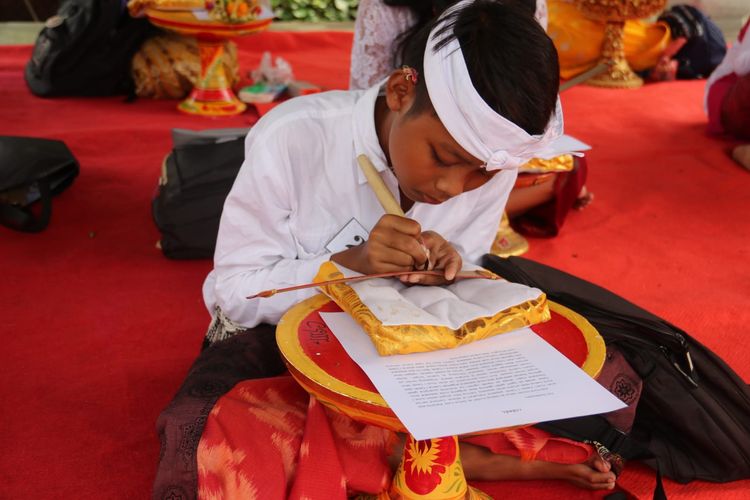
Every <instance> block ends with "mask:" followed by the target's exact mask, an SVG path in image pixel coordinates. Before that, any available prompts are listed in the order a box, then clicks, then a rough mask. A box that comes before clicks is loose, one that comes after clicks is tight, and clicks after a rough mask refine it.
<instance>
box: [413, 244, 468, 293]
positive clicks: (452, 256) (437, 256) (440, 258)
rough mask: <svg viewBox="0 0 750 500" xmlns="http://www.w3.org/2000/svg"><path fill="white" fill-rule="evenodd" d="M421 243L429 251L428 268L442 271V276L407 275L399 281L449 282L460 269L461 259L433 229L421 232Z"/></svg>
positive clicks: (426, 283) (415, 282)
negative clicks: (429, 265)
mask: <svg viewBox="0 0 750 500" xmlns="http://www.w3.org/2000/svg"><path fill="white" fill-rule="evenodd" d="M421 236H422V243H424V246H425V247H426V248H427V250H429V252H430V264H431V267H430V269H434V270H436V271H444V272H443V275H442V276H425V275H417V274H413V275H409V276H403V277H401V281H403V282H404V283H409V284H416V285H444V284H446V283H451V282H452V281H453V280H454V278H455V277H456V273H458V272H459V271H460V270H461V266H462V265H463V259H461V255H460V254H459V253H458V251H456V249H455V248H453V245H451V244H450V243H449V242H448V241H446V240H445V238H443V237H442V236H440V235H439V234H438V233H436V232H434V231H425V232H423V233H422V235H421Z"/></svg>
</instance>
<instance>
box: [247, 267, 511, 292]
mask: <svg viewBox="0 0 750 500" xmlns="http://www.w3.org/2000/svg"><path fill="white" fill-rule="evenodd" d="M410 274H420V275H424V276H442V275H443V272H442V271H393V272H390V273H379V274H366V275H363V276H350V277H348V278H338V279H334V280H328V281H321V282H319V283H305V284H304V285H295V286H290V287H287V288H273V289H271V290H264V291H262V292H258V293H256V294H255V295H250V296H248V297H245V298H246V299H256V298H258V299H262V298H266V297H273V296H274V295H276V294H277V293H283V292H292V291H294V290H302V289H303V288H313V287H321V286H326V285H335V284H337V283H352V282H355V281H363V280H371V279H373V278H395V277H398V276H407V275H410ZM455 279H456V280H465V279H487V280H497V279H500V277H499V276H498V275H496V274H494V273H491V272H489V271H487V270H486V269H476V270H473V271H461V272H459V273H458V274H456V277H455Z"/></svg>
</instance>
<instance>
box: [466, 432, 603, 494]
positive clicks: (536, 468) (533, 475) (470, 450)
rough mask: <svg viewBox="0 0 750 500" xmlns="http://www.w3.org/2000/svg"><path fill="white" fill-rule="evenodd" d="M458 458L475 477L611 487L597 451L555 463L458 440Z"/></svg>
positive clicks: (468, 472)
mask: <svg viewBox="0 0 750 500" xmlns="http://www.w3.org/2000/svg"><path fill="white" fill-rule="evenodd" d="M460 447H461V448H460V449H461V462H462V463H463V467H464V472H465V473H466V478H467V479H471V480H478V481H510V480H529V479H561V480H563V481H568V482H569V483H572V484H574V485H575V486H578V487H580V488H585V489H589V490H611V489H613V488H614V487H615V480H616V477H615V474H614V472H612V471H611V470H610V465H609V464H608V463H607V462H605V461H604V460H602V459H601V458H600V457H599V456H598V455H593V456H592V457H591V458H589V459H588V460H587V461H586V462H584V463H580V464H559V463H554V462H543V461H541V460H531V461H522V460H521V459H520V458H518V457H514V456H511V455H500V454H495V453H492V452H491V451H489V450H488V449H486V448H483V447H481V446H475V445H471V444H469V443H461V444H460Z"/></svg>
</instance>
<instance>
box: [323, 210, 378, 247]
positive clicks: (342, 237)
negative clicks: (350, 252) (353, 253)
mask: <svg viewBox="0 0 750 500" xmlns="http://www.w3.org/2000/svg"><path fill="white" fill-rule="evenodd" d="M369 236H370V233H369V232H368V231H367V230H366V229H365V228H364V227H362V224H360V223H359V222H358V221H357V219H354V218H353V219H351V220H350V221H349V222H347V223H346V225H345V226H344V227H343V228H342V229H341V231H339V232H338V233H337V234H336V236H334V237H333V238H331V241H329V242H328V244H327V245H326V250H328V251H329V252H332V253H337V252H343V251H344V250H347V249H349V248H351V247H356V246H357V245H360V244H362V243H364V242H365V241H367V238H368V237H369Z"/></svg>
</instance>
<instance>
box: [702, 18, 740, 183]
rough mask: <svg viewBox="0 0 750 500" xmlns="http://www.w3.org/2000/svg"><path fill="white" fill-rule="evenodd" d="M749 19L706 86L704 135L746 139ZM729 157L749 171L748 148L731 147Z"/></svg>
mask: <svg viewBox="0 0 750 500" xmlns="http://www.w3.org/2000/svg"><path fill="white" fill-rule="evenodd" d="M749 27H750V19H748V21H747V22H745V25H744V26H743V27H742V29H741V30H740V33H739V35H738V36H737V41H736V42H735V43H734V44H733V45H732V46H731V47H730V48H729V51H728V52H727V55H726V57H724V60H723V61H721V64H719V66H718V67H717V68H716V70H715V71H714V72H713V74H711V77H710V78H709V79H708V82H706V95H705V108H706V112H707V113H708V133H709V134H716V135H718V134H726V135H728V136H731V137H733V138H736V139H740V140H744V141H747V140H749V139H750V34H748V29H749ZM732 157H733V158H734V159H735V161H737V163H739V164H740V165H742V166H743V167H745V168H746V169H748V170H750V144H741V145H739V146H735V147H734V148H733V150H732Z"/></svg>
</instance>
